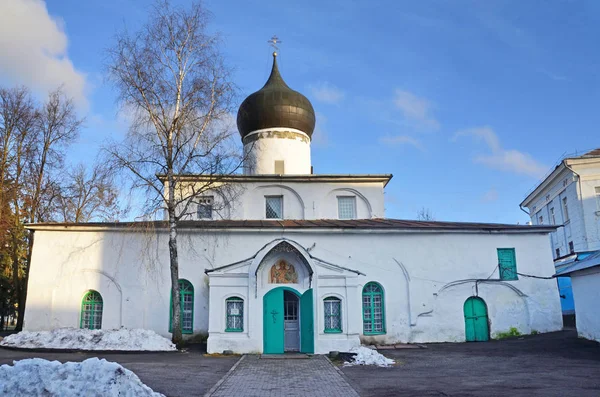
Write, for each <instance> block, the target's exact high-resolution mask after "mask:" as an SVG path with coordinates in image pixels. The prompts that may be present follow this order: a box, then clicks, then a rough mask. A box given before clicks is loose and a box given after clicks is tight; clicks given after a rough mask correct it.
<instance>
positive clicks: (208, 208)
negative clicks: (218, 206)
mask: <svg viewBox="0 0 600 397" xmlns="http://www.w3.org/2000/svg"><path fill="white" fill-rule="evenodd" d="M213 202H214V197H213V196H202V197H199V198H198V219H212V211H213Z"/></svg>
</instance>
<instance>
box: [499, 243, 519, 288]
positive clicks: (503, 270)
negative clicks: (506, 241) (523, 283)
mask: <svg viewBox="0 0 600 397" xmlns="http://www.w3.org/2000/svg"><path fill="white" fill-rule="evenodd" d="M500 252H511V253H512V262H513V266H512V267H513V269H512V270H509V269H507V268H506V267H505V266H503V265H502V263H500ZM496 255H497V258H498V274H499V276H500V280H503V281H516V280H518V279H519V275H518V274H517V253H516V250H515V249H514V248H497V249H496ZM507 270H509V271H510V272H512V273H513V275H512V276H510V275H509V276H506V273H507Z"/></svg>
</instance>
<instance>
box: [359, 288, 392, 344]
mask: <svg viewBox="0 0 600 397" xmlns="http://www.w3.org/2000/svg"><path fill="white" fill-rule="evenodd" d="M371 285H375V286H377V288H379V291H378V292H372V291H369V292H365V289H366V288H367V287H368V286H371ZM365 295H369V296H370V297H371V299H370V306H371V307H370V309H371V320H370V321H371V331H369V332H367V331H365V299H364V298H365ZM376 295H381V331H373V330H374V329H375V316H374V315H373V313H374V310H373V309H374V307H375V305H374V299H373V297H374V296H376ZM361 304H362V320H363V335H384V334H385V333H386V330H385V294H384V291H383V287H382V286H381V284H379V283H378V282H375V281H369V282H368V283H366V284H365V285H364V287H363V289H362V293H361Z"/></svg>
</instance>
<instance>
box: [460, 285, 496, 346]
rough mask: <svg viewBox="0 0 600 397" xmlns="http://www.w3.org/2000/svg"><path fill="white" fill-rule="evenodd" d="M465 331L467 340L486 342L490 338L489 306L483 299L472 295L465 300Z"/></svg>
mask: <svg viewBox="0 0 600 397" xmlns="http://www.w3.org/2000/svg"><path fill="white" fill-rule="evenodd" d="M464 314H465V333H466V339H467V342H485V341H487V340H489V339H490V331H489V328H488V315H487V306H486V305H485V302H484V301H483V299H481V298H478V297H476V296H472V297H470V298H469V299H467V300H466V301H465V305H464Z"/></svg>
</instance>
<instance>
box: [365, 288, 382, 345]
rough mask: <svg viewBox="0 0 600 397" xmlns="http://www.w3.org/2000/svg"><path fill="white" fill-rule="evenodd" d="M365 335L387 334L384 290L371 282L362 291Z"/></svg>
mask: <svg viewBox="0 0 600 397" xmlns="http://www.w3.org/2000/svg"><path fill="white" fill-rule="evenodd" d="M362 306H363V333H364V334H365V335H379V334H385V306H384V300H383V288H381V285H379V284H377V283H374V282H370V283H367V285H365V287H364V288H363V291H362Z"/></svg>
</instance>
